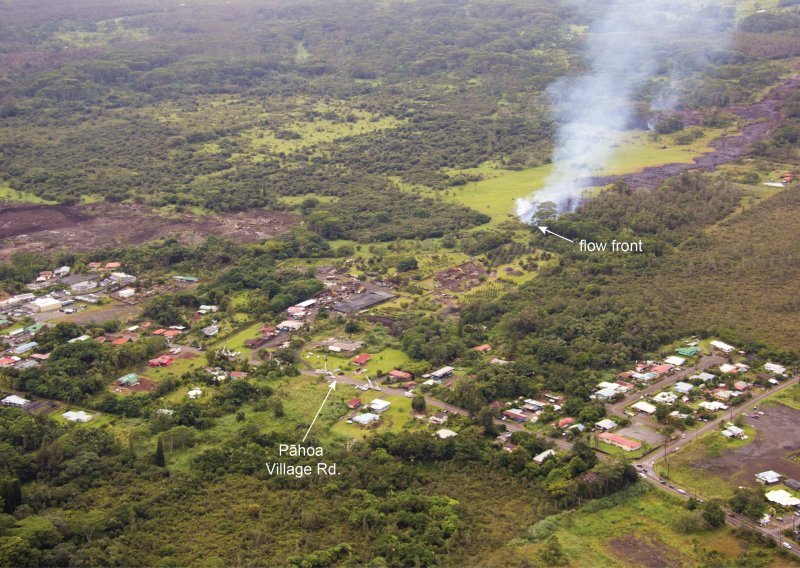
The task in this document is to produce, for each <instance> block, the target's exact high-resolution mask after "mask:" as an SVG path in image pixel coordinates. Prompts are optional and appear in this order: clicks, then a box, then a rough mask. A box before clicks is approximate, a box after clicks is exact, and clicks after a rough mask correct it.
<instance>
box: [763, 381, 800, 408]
mask: <svg viewBox="0 0 800 568" xmlns="http://www.w3.org/2000/svg"><path fill="white" fill-rule="evenodd" d="M769 400H773V401H776V402H780V403H782V404H785V405H786V406H789V407H791V408H796V409H797V410H800V384H796V385H794V386H791V387H789V388H787V389H784V390H782V391H780V392H778V393H775V394H774V395H772V396H771V397H769Z"/></svg>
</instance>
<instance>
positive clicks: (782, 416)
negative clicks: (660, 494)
mask: <svg viewBox="0 0 800 568" xmlns="http://www.w3.org/2000/svg"><path fill="white" fill-rule="evenodd" d="M759 410H762V411H764V415H763V416H759V418H758V419H753V418H752V413H750V415H751V418H747V419H746V422H747V424H748V425H750V426H752V427H753V428H755V429H756V434H755V438H754V439H753V440H752V441H750V442H749V443H747V442H741V441H732V442H726V446H727V445H729V444H732V447H730V448H725V447H724V448H722V449H721V450H720V448H719V447H718V446H719V444H718V443H715V442H716V441H717V440H715V438H719V439H722V436H721V435H720V434H719V433H718V432H716V431H714V432H711V433H710V434H708V436H710V437H712V438H710V439H706V437H704V438H701V439H700V441H699V442H698V443H696V444H692V445H691V446H689V447H687V448H686V449H685V453H679V454H677V455H675V457H673V458H670V476H671V478H672V479H673V480H675V481H676V482H677V483H678V484H679V485H682V486H684V487H686V488H687V489H689V490H696V491H699V492H700V493H701V494H702V495H703V497H723V498H725V497H729V496H730V495H731V494H732V493H733V490H734V489H735V488H736V487H737V486H739V485H752V484H754V483H755V478H754V475H755V474H756V473H759V472H761V471H766V470H770V469H771V470H774V471H777V472H778V473H780V474H781V475H783V476H785V477H790V478H794V479H798V477H800V463H797V462H796V461H793V460H792V459H791V457H792V456H793V455H795V454H796V453H797V451H798V450H800V439H798V438H797V436H796V435H795V434H796V432H797V424H798V423H799V422H800V411H798V410H796V409H794V408H789V407H788V406H784V405H783V404H777V403H767V404H765V405H762V406H761V407H760V408H759Z"/></svg>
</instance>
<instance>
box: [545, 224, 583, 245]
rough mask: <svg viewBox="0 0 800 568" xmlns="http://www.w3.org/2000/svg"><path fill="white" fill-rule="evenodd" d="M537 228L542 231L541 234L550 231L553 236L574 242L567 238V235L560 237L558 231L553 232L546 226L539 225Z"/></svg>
mask: <svg viewBox="0 0 800 568" xmlns="http://www.w3.org/2000/svg"><path fill="white" fill-rule="evenodd" d="M539 230H540V231H541V232H542V234H543V235H546V234H547V233H550V234H551V235H553V236H554V237H558V238H559V239H564V240H565V241H569V242H571V243H574V242H575V241H573V240H572V239H568V238H567V237H562V236H561V235H559V234H558V233H554V232H553V231H551V230H550V229H548V228H547V227H539Z"/></svg>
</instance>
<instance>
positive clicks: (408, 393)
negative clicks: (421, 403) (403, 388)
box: [403, 391, 414, 398]
mask: <svg viewBox="0 0 800 568" xmlns="http://www.w3.org/2000/svg"><path fill="white" fill-rule="evenodd" d="M403 396H404V397H406V398H414V393H413V392H411V391H408V392H407V393H405V394H404V395H403Z"/></svg>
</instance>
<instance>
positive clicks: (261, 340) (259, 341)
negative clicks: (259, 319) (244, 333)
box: [244, 337, 269, 349]
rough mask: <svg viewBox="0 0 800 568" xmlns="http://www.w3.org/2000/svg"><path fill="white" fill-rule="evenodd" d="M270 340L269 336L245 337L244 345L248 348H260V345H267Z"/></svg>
mask: <svg viewBox="0 0 800 568" xmlns="http://www.w3.org/2000/svg"><path fill="white" fill-rule="evenodd" d="M268 342H269V338H268V337H256V338H253V339H245V340H244V346H245V347H247V348H248V349H258V348H259V347H262V346H264V345H266V344H267V343H268Z"/></svg>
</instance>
